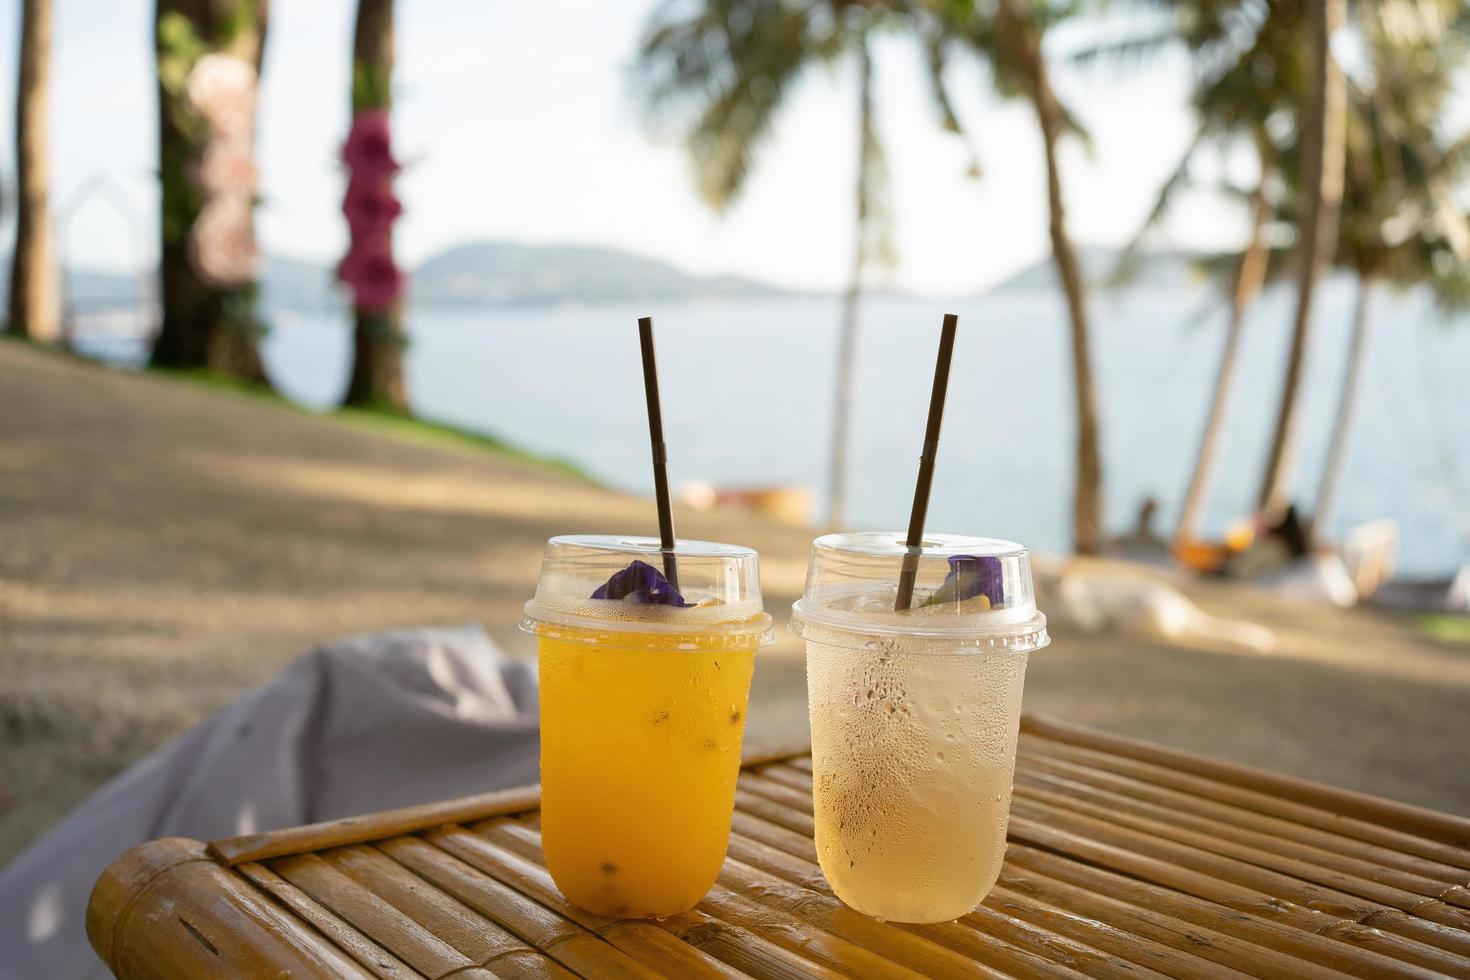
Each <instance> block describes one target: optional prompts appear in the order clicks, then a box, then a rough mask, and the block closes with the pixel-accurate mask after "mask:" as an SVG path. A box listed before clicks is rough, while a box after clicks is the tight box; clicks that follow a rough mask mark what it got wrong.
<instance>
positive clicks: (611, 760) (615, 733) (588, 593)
mask: <svg viewBox="0 0 1470 980" xmlns="http://www.w3.org/2000/svg"><path fill="white" fill-rule="evenodd" d="M673 556H674V559H675V561H676V562H677V564H676V566H675V568H676V580H677V587H675V585H674V583H671V582H670V581H669V579H668V577H666V575H665V574H664V571H665V570H667V569H668V566H667V565H666V564H665V553H664V552H661V551H660V549H659V542H658V539H656V538H637V537H612V536H576V537H555V538H552V539H551V540H550V541H548V542H547V545H546V554H545V558H544V560H543V562H542V566H541V578H540V581H539V583H538V584H537V587H536V597H535V598H534V599H532V600H531V601H530V602H528V603H527V604H526V615H525V619H524V621H523V623H522V627H523V628H524V629H526V630H528V631H530V632H532V633H534V634H536V637H537V646H538V658H539V662H540V673H541V840H542V846H543V849H544V851H545V855H546V866H547V869H548V870H549V871H550V872H551V877H552V879H553V880H554V881H555V882H556V886H557V888H559V889H560V890H561V892H562V894H563V895H565V896H566V898H567V899H568V900H569V901H571V902H572V903H574V904H576V905H579V906H581V907H582V908H584V909H588V910H589V911H592V912H597V913H600V914H603V915H609V916H617V917H626V918H645V917H663V916H669V915H675V914H677V913H680V912H684V911H687V910H688V909H690V908H692V907H693V906H694V905H696V904H697V903H698V902H699V900H700V899H702V898H703V897H704V895H705V893H706V892H708V891H709V889H710V886H712V885H713V884H714V881H715V878H716V876H717V875H718V874H719V871H720V866H721V865H722V864H723V863H724V859H725V848H726V845H727V843H728V841H729V836H730V820H731V813H732V811H733V810H734V804H735V781H736V779H737V777H738V776H739V773H740V750H741V738H742V735H743V733H744V731H745V714H746V702H747V699H748V697H749V694H750V679H751V673H752V671H753V669H754V666H755V652H756V649H757V648H758V647H760V646H762V645H763V644H765V643H767V642H769V641H770V623H771V618H770V617H769V616H768V615H766V613H765V612H764V611H763V609H762V607H761V593H760V581H759V570H758V560H757V557H756V553H755V552H754V551H751V550H750V549H748V548H740V547H735V546H732V545H725V544H715V543H712V542H704V541H679V542H677V545H676V547H675V549H674V551H673Z"/></svg>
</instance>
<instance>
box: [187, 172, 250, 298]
mask: <svg viewBox="0 0 1470 980" xmlns="http://www.w3.org/2000/svg"><path fill="white" fill-rule="evenodd" d="M188 254H189V262H190V264H191V265H192V266H193V267H194V271H195V272H197V273H198V274H199V278H200V279H202V280H204V282H206V283H207V284H209V285H211V286H214V287H215V288H217V289H237V288H240V287H242V286H247V285H249V284H250V283H251V282H253V281H254V279H255V276H256V274H257V272H258V271H259V268H260V251H259V249H258V248H256V245H255V222H254V220H253V217H252V215H251V202H250V198H249V197H247V196H245V195H242V194H226V195H224V196H221V197H216V198H213V199H211V200H210V201H209V203H208V204H206V205H205V206H204V209H203V210H202V211H200V212H199V217H198V218H196V219H194V225H193V227H191V228H190V229H189V253H188Z"/></svg>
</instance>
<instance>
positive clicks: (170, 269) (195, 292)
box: [151, 0, 269, 385]
mask: <svg viewBox="0 0 1470 980" xmlns="http://www.w3.org/2000/svg"><path fill="white" fill-rule="evenodd" d="M242 13H244V14H250V15H251V16H240V14H242ZM268 13H269V0H158V2H157V8H156V23H157V24H158V25H162V23H163V21H164V18H165V17H167V16H169V15H173V14H181V15H183V16H184V17H185V18H186V19H187V20H188V22H189V24H190V25H191V27H192V29H193V31H194V34H195V35H196V36H197V37H198V38H199V39H200V40H201V41H202V42H204V45H205V46H206V48H207V49H208V50H209V51H211V52H214V51H219V52H225V53H228V54H232V55H235V56H236V57H239V58H242V59H244V60H245V61H247V62H249V63H250V64H252V65H253V66H254V67H255V70H256V72H257V75H258V73H259V71H260V65H261V57H262V55H263V54H264V51H265V35H266V23H267V18H268ZM230 31H232V32H233V33H232V34H230V35H229V36H226V34H227V32H230ZM155 44H156V54H157V57H158V59H159V67H160V72H159V87H158V110H159V111H158V142H159V148H158V160H159V176H160V183H161V185H162V186H161V195H160V209H161V213H162V221H161V222H160V229H161V236H160V237H161V249H160V257H159V266H160V270H161V276H162V287H161V290H160V300H161V302H162V307H163V322H162V323H161V325H160V327H159V331H158V338H157V339H156V340H155V341H154V345H153V355H152V358H151V363H152V364H153V365H154V366H156V367H169V368H205V369H207V370H211V371H218V372H220V373H223V374H229V375H233V376H235V377H239V378H243V379H245V380H247V381H250V382H253V383H256V384H262V385H265V384H269V381H268V380H267V378H266V375H265V368H264V366H263V365H262V364H261V361H260V352H259V349H258V347H257V341H258V338H259V334H260V333H261V328H260V326H259V323H258V322H257V321H256V318H255V285H254V283H250V284H248V285H246V286H244V287H242V288H231V289H220V288H216V287H215V286H213V285H211V284H210V283H208V282H206V281H205V280H204V279H203V278H202V277H201V276H200V274H199V272H198V270H197V269H196V268H195V265H194V263H193V262H192V261H191V259H190V256H189V232H190V230H191V228H192V226H193V222H194V220H195V219H197V218H198V216H199V210H200V207H201V206H202V200H201V197H202V195H201V192H200V191H199V190H198V189H197V188H196V187H194V186H193V184H192V179H191V177H190V176H189V174H190V170H191V168H193V167H194V166H195V165H196V164H197V161H198V153H199V150H200V146H199V140H198V137H197V135H194V134H190V133H188V132H186V131H185V129H183V128H181V126H180V118H181V116H182V115H183V114H184V112H185V110H184V106H183V98H184V95H183V93H182V91H180V90H179V88H178V87H176V86H174V87H171V86H170V84H169V82H168V81H167V80H166V79H165V72H164V71H163V65H164V62H165V59H167V58H170V57H172V56H173V53H172V52H171V51H170V50H169V49H168V48H167V47H166V45H165V43H164V38H163V34H162V32H158V33H157V34H156V36H155Z"/></svg>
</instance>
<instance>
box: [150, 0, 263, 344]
mask: <svg viewBox="0 0 1470 980" xmlns="http://www.w3.org/2000/svg"><path fill="white" fill-rule="evenodd" d="M256 14H257V6H256V3H255V2H254V0H237V2H236V3H235V4H234V5H233V6H232V7H231V8H230V9H229V10H228V11H227V16H224V17H223V19H221V20H220V21H219V22H218V24H217V31H216V33H215V35H214V36H212V37H209V38H206V37H203V36H201V35H200V34H199V33H198V31H197V30H196V25H195V24H194V22H193V21H191V20H190V19H189V17H188V16H186V15H185V14H183V13H181V12H179V11H171V12H168V13H165V14H163V15H162V16H161V17H160V18H159V21H158V38H157V41H158V79H159V83H160V86H161V87H162V89H163V92H164V95H165V111H166V112H167V114H168V120H169V122H170V123H171V124H172V126H173V127H174V129H175V130H176V132H177V134H178V137H179V138H178V139H177V140H164V142H163V146H162V147H161V149H160V157H159V179H160V183H161V184H162V191H163V201H162V209H161V216H162V222H163V229H162V230H163V239H164V242H165V244H166V245H169V244H173V245H180V246H182V247H183V249H184V256H185V261H186V263H187V265H188V268H189V269H190V271H191V272H192V273H193V274H194V276H196V277H197V278H198V280H199V282H200V283H202V284H203V285H204V286H206V287H208V288H210V289H212V290H214V291H215V294H216V296H217V297H218V299H219V303H220V315H221V318H222V320H223V323H224V324H225V325H226V326H227V327H229V328H231V329H235V330H238V331H240V332H241V333H243V334H245V335H247V336H249V337H250V340H249V341H247V343H249V344H251V345H253V343H254V339H255V338H256V337H258V336H260V335H261V334H263V333H264V332H265V328H264V326H263V325H262V324H261V323H260V322H259V320H258V319H257V318H256V316H255V311H254V308H253V307H254V299H255V294H256V282H255V281H256V277H257V276H258V274H259V271H260V251H259V248H258V246H257V243H256V237H255V219H254V208H255V204H256V201H257V197H258V193H257V183H258V175H257V172H256V168H255V162H254V156H255V134H254V122H255V103H256V98H257V94H258V88H259V76H258V74H257V72H256V69H255V66H254V65H253V64H252V63H251V62H250V61H248V60H246V59H245V58H243V57H240V56H239V55H237V54H235V53H232V52H231V51H229V50H227V49H229V48H231V47H232V46H233V45H234V44H235V42H236V39H237V37H238V36H239V34H240V32H241V31H242V30H244V29H245V28H246V27H248V26H249V25H251V24H253V23H254V22H255V20H256Z"/></svg>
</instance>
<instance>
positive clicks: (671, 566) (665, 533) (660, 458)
mask: <svg viewBox="0 0 1470 980" xmlns="http://www.w3.org/2000/svg"><path fill="white" fill-rule="evenodd" d="M638 345H639V347H640V348H641V349H642V351H643V395H644V398H645V399H646V400H647V402H648V439H649V441H650V442H651V443H653V496H654V500H655V501H656V502H657V504H658V545H659V550H661V551H662V552H663V556H664V578H666V579H668V580H669V584H670V585H671V586H673V587H674V591H675V592H678V591H679V569H678V566H677V565H676V564H675V563H674V510H673V507H671V506H670V504H669V451H668V448H667V447H665V445H664V410H663V406H662V405H660V404H659V399H658V363H657V362H656V361H655V360H654V357H653V317H651V316H645V317H639V318H638Z"/></svg>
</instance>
